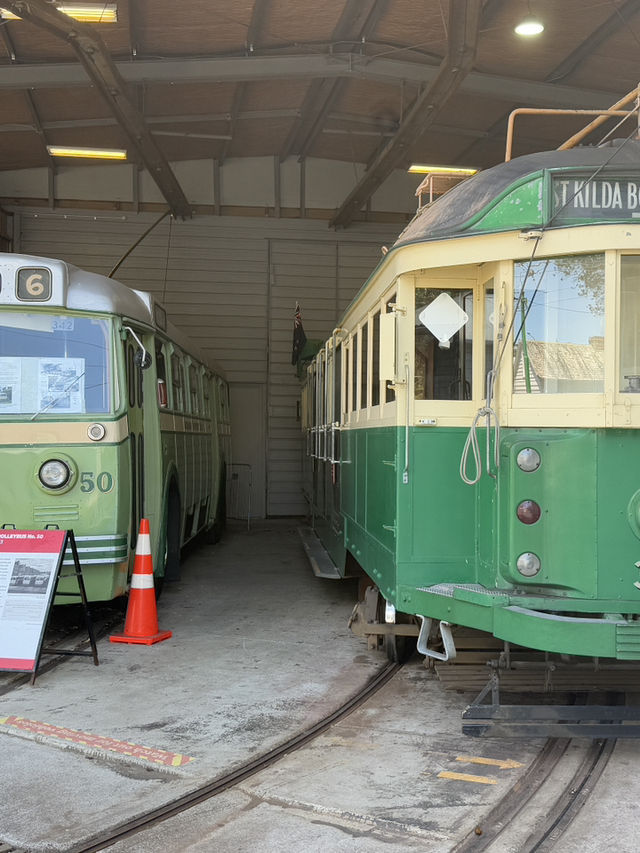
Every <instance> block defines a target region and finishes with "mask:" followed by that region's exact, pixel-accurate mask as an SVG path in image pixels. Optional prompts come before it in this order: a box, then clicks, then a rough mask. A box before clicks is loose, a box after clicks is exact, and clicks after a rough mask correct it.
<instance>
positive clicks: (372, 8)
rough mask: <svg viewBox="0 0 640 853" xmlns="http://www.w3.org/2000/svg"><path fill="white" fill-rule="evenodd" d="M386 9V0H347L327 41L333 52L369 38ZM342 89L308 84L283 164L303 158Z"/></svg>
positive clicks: (331, 83) (328, 83)
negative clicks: (291, 157) (295, 157)
mask: <svg viewBox="0 0 640 853" xmlns="http://www.w3.org/2000/svg"><path fill="white" fill-rule="evenodd" d="M386 7H387V0H366V2H365V0H347V3H346V5H345V7H344V9H343V11H342V15H341V16H340V20H339V21H338V23H337V25H336V27H335V29H334V31H333V35H332V37H331V41H332V42H333V43H336V44H337V45H338V47H337V52H340V45H339V43H340V42H345V43H346V44H345V48H344V49H346V50H350V49H351V44H349V41H351V42H353V41H361V40H362V39H367V38H369V36H370V35H371V34H372V33H373V32H374V31H375V28H376V26H377V24H378V21H379V20H380V18H381V17H382V15H383V14H384V12H385V9H386ZM343 86H344V81H343V80H329V79H323V80H314V81H313V82H312V83H311V85H310V87H309V91H308V92H307V96H306V97H305V100H304V103H303V105H302V111H301V114H300V119H299V120H298V121H297V122H296V124H295V126H294V127H293V128H292V130H291V133H290V134H289V136H288V138H287V140H286V141H285V144H284V146H283V149H282V152H281V155H280V159H281V160H286V158H287V157H288V156H289V155H290V154H293V153H295V154H297V155H298V156H299V157H304V156H305V155H306V154H307V153H308V152H309V151H310V149H311V147H312V145H313V142H314V140H315V138H316V136H317V135H318V133H319V132H320V131H321V129H322V126H323V125H324V123H325V121H326V118H327V116H328V114H329V111H330V110H331V109H332V107H333V106H334V104H335V103H336V101H337V100H338V97H339V95H340V93H341V91H342V88H343Z"/></svg>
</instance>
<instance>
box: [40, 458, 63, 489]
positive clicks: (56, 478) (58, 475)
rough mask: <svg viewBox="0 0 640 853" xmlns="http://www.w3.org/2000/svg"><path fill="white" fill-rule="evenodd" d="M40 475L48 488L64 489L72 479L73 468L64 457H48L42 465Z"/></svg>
mask: <svg viewBox="0 0 640 853" xmlns="http://www.w3.org/2000/svg"><path fill="white" fill-rule="evenodd" d="M38 477H39V478H40V482H41V483H42V485H43V486H46V488H47V489H62V488H64V486H66V485H67V483H68V482H69V480H70V479H71V468H70V467H69V466H68V465H67V463H66V462H63V461H62V459H48V460H47V461H46V462H43V463H42V465H41V466H40V470H39V471H38Z"/></svg>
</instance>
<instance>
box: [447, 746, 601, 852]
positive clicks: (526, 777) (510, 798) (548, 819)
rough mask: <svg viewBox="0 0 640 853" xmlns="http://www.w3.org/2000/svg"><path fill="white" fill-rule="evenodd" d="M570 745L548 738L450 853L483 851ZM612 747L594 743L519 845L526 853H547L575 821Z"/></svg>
mask: <svg viewBox="0 0 640 853" xmlns="http://www.w3.org/2000/svg"><path fill="white" fill-rule="evenodd" d="M570 743H571V739H569V738H549V739H548V740H547V742H546V744H545V745H544V747H543V749H542V751H541V752H540V753H539V755H538V757H537V758H536V759H535V761H534V762H533V763H532V764H531V766H530V767H529V768H528V770H527V771H526V772H525V773H524V774H523V776H522V777H521V778H520V779H519V780H518V781H517V782H516V784H515V785H514V786H513V787H512V788H511V789H510V790H509V792H508V793H507V794H506V795H505V796H504V797H503V798H502V799H501V800H500V801H499V802H498V803H497V804H496V806H495V807H494V808H493V809H492V810H491V811H490V812H489V813H488V814H487V815H486V817H485V818H484V820H483V821H482V822H481V823H480V824H479V825H478V826H477V827H476V828H475V829H474V830H472V831H471V832H469V833H468V834H467V835H466V836H465V837H464V838H463V839H462V840H461V841H460V842H459V843H458V844H457V845H456V846H455V847H453V848H452V849H451V851H450V853H472V851H473V853H480V851H483V850H487V849H489V848H490V847H491V845H492V844H493V843H494V842H495V841H496V839H497V838H498V836H500V835H501V833H502V832H504V831H505V830H508V828H509V825H510V824H511V823H512V822H513V821H514V820H515V818H516V817H517V815H518V814H519V813H520V812H521V811H522V809H523V808H524V807H525V806H526V805H527V803H528V802H529V801H530V800H531V799H532V797H533V796H534V794H536V793H537V792H538V791H539V790H540V788H541V787H542V785H543V784H544V783H545V782H546V781H547V779H548V778H549V776H550V775H551V773H552V772H553V770H554V768H555V767H556V765H557V764H558V762H559V761H560V760H561V759H562V757H563V756H564V754H565V752H566V750H567V747H568V746H569V744H570ZM615 745H616V739H615V738H608V739H606V740H605V739H602V740H594V741H593V742H592V743H591V744H590V746H589V747H588V749H587V751H586V754H585V756H584V758H583V759H582V761H581V763H580V766H579V767H578V769H577V770H576V772H575V774H574V775H573V777H572V779H571V780H570V781H569V782H568V783H567V784H566V785H565V786H564V787H563V790H562V792H561V793H560V794H559V796H558V797H557V799H556V802H555V804H554V805H553V806H552V807H551V808H550V809H549V810H548V812H547V813H546V815H545V818H544V820H543V821H542V823H541V825H540V826H538V827H537V828H536V829H535V830H534V831H533V832H531V833H530V834H529V836H528V837H527V839H526V841H525V842H524V844H523V845H522V847H521V848H519V849H522V851H523V852H524V851H526V853H549V851H551V850H553V849H554V847H555V846H556V845H557V843H558V841H559V839H560V837H561V835H562V834H563V833H564V832H565V830H566V829H567V828H568V827H569V825H570V824H571V822H572V821H573V820H574V819H575V818H576V817H577V815H578V813H579V812H580V810H581V808H582V807H583V806H584V804H585V802H586V799H587V797H588V796H589V795H590V794H591V792H592V791H593V788H594V787H595V785H596V783H597V782H598V779H599V778H600V776H601V775H602V772H603V771H604V769H605V767H606V766H607V764H608V762H609V759H610V758H611V755H612V753H613V750H614V748H615Z"/></svg>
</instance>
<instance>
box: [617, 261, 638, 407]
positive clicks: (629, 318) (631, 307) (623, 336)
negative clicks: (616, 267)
mask: <svg viewBox="0 0 640 853" xmlns="http://www.w3.org/2000/svg"><path fill="white" fill-rule="evenodd" d="M618 390H620V391H622V392H624V393H627V394H638V393H640V256H638V255H623V257H622V258H621V260H620V376H619V378H618Z"/></svg>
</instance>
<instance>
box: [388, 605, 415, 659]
mask: <svg viewBox="0 0 640 853" xmlns="http://www.w3.org/2000/svg"><path fill="white" fill-rule="evenodd" d="M400 615H404V614H400ZM415 650H416V638H415V637H399V636H398V635H397V634H386V635H385V638H384V651H385V654H386V656H387V660H388V661H389V662H390V663H406V662H407V661H408V660H409V658H410V657H411V655H412V654H413V653H414V652H415Z"/></svg>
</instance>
